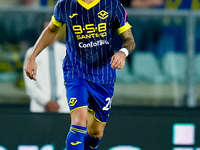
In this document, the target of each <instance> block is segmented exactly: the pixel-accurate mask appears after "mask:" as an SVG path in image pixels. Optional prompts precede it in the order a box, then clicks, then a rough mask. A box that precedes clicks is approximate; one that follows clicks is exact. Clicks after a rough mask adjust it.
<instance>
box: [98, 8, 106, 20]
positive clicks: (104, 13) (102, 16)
mask: <svg viewBox="0 0 200 150" xmlns="http://www.w3.org/2000/svg"><path fill="white" fill-rule="evenodd" d="M98 17H99V18H101V19H103V20H104V19H106V18H108V12H106V11H105V10H102V11H100V12H99V13H98Z"/></svg>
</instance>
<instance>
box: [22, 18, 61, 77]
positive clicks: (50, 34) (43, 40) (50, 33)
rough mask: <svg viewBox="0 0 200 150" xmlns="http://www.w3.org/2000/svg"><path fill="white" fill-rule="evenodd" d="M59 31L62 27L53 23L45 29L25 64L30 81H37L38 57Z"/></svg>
mask: <svg viewBox="0 0 200 150" xmlns="http://www.w3.org/2000/svg"><path fill="white" fill-rule="evenodd" d="M59 29H60V27H58V26H56V25H55V24H54V23H53V22H52V21H51V22H50V23H49V25H48V26H47V27H46V28H45V29H44V31H43V32H42V34H41V35H40V37H39V38H38V40H37V42H36V43H35V45H34V47H33V49H32V50H31V52H30V53H29V55H28V57H27V60H26V64H25V72H26V75H27V76H28V77H29V78H30V79H33V80H36V71H37V64H36V62H35V58H36V56H37V55H38V54H39V53H40V52H41V51H42V50H43V49H45V48H46V47H47V46H48V45H49V44H50V43H51V41H52V40H53V39H54V38H55V36H56V34H57V33H58V31H59Z"/></svg>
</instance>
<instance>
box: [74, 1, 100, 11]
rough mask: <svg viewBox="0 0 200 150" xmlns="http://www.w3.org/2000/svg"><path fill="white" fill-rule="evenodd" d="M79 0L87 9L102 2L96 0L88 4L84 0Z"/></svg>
mask: <svg viewBox="0 0 200 150" xmlns="http://www.w3.org/2000/svg"><path fill="white" fill-rule="evenodd" d="M77 1H78V3H79V4H80V5H81V6H82V7H84V8H85V9H87V10H88V9H90V8H92V7H94V6H95V5H97V4H98V3H99V2H100V0H94V1H93V2H92V3H90V4H87V3H85V2H84V1H83V0H77Z"/></svg>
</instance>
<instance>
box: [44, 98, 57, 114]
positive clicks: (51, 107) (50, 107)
mask: <svg viewBox="0 0 200 150" xmlns="http://www.w3.org/2000/svg"><path fill="white" fill-rule="evenodd" d="M59 108H60V106H59V105H58V103H57V102H55V101H52V100H51V101H49V102H48V103H47V104H46V112H58V109H59Z"/></svg>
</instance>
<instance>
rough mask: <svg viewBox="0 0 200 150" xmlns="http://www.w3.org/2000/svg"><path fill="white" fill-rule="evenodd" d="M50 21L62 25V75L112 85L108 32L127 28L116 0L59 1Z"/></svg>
mask: <svg viewBox="0 0 200 150" xmlns="http://www.w3.org/2000/svg"><path fill="white" fill-rule="evenodd" d="M52 21H53V23H54V24H55V25H56V26H58V27H60V26H62V25H63V24H66V26H67V28H68V30H67V31H68V39H67V41H66V47H67V53H66V57H65V59H64V62H63V70H64V78H65V80H68V79H70V78H75V77H78V78H83V79H86V80H88V81H91V82H95V83H99V84H113V83H114V82H115V78H116V72H115V69H112V68H111V65H110V61H111V57H112V56H113V55H114V51H113V50H112V48H111V42H112V35H113V33H114V32H115V31H116V30H117V31H118V34H121V33H123V32H125V31H126V30H128V29H130V28H131V26H130V24H128V22H127V13H126V11H125V9H124V7H123V6H122V5H121V3H120V2H119V1H118V0H94V1H93V2H92V3H90V4H87V3H85V2H84V1H82V0H60V1H58V2H57V4H56V6H55V8H54V15H53V17H52Z"/></svg>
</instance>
